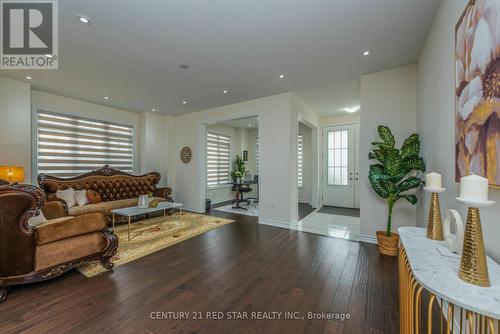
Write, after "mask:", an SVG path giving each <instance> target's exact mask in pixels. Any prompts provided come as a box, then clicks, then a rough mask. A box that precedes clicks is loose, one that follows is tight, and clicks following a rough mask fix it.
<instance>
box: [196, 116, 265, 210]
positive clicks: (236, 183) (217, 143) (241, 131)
mask: <svg viewBox="0 0 500 334" xmlns="http://www.w3.org/2000/svg"><path fill="white" fill-rule="evenodd" d="M205 130H206V133H205V136H206V155H205V157H204V158H205V159H206V164H205V167H206V173H205V175H206V187H205V199H206V201H205V202H206V211H207V212H212V210H214V211H222V212H225V213H227V214H229V215H234V214H240V215H245V216H252V217H258V216H259V158H258V157H259V135H258V118H257V117H245V118H240V119H232V120H225V121H219V122H217V123H214V124H207V125H206V126H205Z"/></svg>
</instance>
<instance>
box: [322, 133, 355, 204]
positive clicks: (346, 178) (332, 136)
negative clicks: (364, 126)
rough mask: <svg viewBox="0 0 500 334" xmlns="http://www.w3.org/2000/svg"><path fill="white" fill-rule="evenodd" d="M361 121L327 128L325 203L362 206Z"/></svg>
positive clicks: (324, 169)
mask: <svg viewBox="0 0 500 334" xmlns="http://www.w3.org/2000/svg"><path fill="white" fill-rule="evenodd" d="M359 129H360V128H359V124H348V125H340V126H331V127H325V128H323V147H322V156H323V177H322V185H323V186H322V189H323V190H322V192H323V193H322V202H323V205H325V206H331V207H341V208H356V209H359V158H358V152H359Z"/></svg>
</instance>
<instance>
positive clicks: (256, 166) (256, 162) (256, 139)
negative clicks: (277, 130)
mask: <svg viewBox="0 0 500 334" xmlns="http://www.w3.org/2000/svg"><path fill="white" fill-rule="evenodd" d="M255 170H256V171H257V172H256V174H257V175H259V137H257V138H255Z"/></svg>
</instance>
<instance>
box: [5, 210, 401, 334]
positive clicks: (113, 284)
mask: <svg viewBox="0 0 500 334" xmlns="http://www.w3.org/2000/svg"><path fill="white" fill-rule="evenodd" d="M213 214H214V215H217V216H223V217H228V218H232V219H235V220H237V221H236V222H235V223H233V224H229V225H225V226H223V227H221V228H219V229H216V230H212V231H210V232H207V233H205V234H202V235H200V236H197V237H195V238H192V239H189V240H186V241H184V242H181V243H179V244H177V245H174V246H172V247H169V248H166V249H164V250H162V251H159V252H157V253H154V254H151V255H149V256H147V257H144V258H142V259H139V260H136V261H133V262H131V263H128V264H126V265H122V266H120V267H117V268H115V269H114V271H113V272H107V273H104V274H102V275H100V276H97V277H93V278H85V277H84V276H83V275H81V274H80V273H79V272H77V271H75V270H73V271H70V272H68V273H67V274H65V275H63V276H61V277H59V278H56V279H53V280H50V281H46V282H42V283H37V284H32V285H26V286H21V287H14V288H12V289H11V292H10V294H9V296H8V299H7V301H6V302H4V303H3V304H0V333H20V332H25V333H62V332H67V333H101V332H106V333H397V332H398V327H399V323H398V316H399V313H398V299H397V296H398V283H397V275H398V274H397V262H396V259H395V258H388V257H384V256H381V255H379V254H378V252H377V248H376V246H375V245H370V244H364V243H358V242H351V241H347V240H343V239H335V238H329V237H323V236H319V235H314V234H309V233H303V232H298V231H289V230H286V229H281V228H276V227H271V226H265V225H259V224H257V223H256V218H255V217H249V216H240V215H235V214H231V213H225V212H218V211H213ZM152 312H164V313H153V314H154V316H155V317H157V316H163V317H165V316H167V315H168V313H166V312H174V313H172V316H176V317H179V316H180V315H179V312H190V313H189V315H188V319H177V320H173V319H171V320H154V319H151V314H152ZM208 312H223V313H222V315H224V318H225V320H210V319H207V318H208V315H212V317H217V316H220V315H221V314H218V313H215V314H213V313H208ZM227 312H241V313H234V315H238V314H239V315H241V316H244V315H245V314H246V315H247V316H248V317H252V315H253V316H260V317H264V316H266V315H267V316H269V317H270V316H272V315H271V314H269V313H252V312H298V313H292V314H293V315H294V316H295V317H298V318H299V319H296V320H294V319H284V316H285V314H284V313H281V319H276V320H250V319H240V320H228V315H229V314H228V313H227ZM244 312H246V313H244ZM308 312H314V313H321V312H326V313H331V312H335V313H348V314H349V315H350V319H349V320H344V321H341V320H328V321H327V320H311V319H308ZM232 314H233V313H231V315H232ZM195 316H201V318H203V319H202V320H195V319H194V317H195ZM275 316H276V317H277V315H275ZM302 317H304V319H302Z"/></svg>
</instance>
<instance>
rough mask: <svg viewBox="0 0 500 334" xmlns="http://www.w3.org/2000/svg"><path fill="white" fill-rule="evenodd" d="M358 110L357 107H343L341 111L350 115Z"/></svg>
mask: <svg viewBox="0 0 500 334" xmlns="http://www.w3.org/2000/svg"><path fill="white" fill-rule="evenodd" d="M359 108H360V107H359V106H347V107H345V108H344V109H343V110H344V111H345V112H348V113H350V114H352V113H354V112H356V111H358V110H359Z"/></svg>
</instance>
